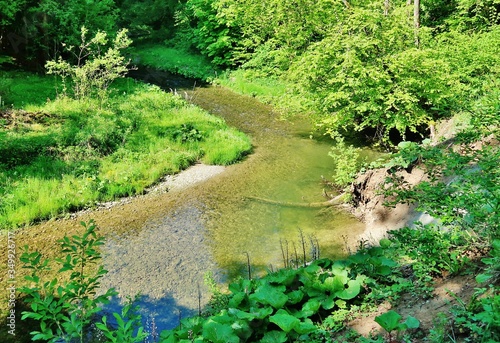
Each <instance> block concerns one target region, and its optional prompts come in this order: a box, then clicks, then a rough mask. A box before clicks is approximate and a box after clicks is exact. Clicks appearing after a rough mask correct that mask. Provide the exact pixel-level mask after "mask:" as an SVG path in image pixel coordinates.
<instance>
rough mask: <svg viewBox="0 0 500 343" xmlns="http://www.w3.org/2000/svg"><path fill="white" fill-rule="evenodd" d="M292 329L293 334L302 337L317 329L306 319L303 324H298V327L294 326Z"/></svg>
mask: <svg viewBox="0 0 500 343" xmlns="http://www.w3.org/2000/svg"><path fill="white" fill-rule="evenodd" d="M293 329H294V331H295V332H297V333H299V334H301V335H304V334H307V333H310V332H313V331H316V330H317V329H318V328H317V327H316V325H314V324H313V322H312V320H310V319H306V320H304V321H303V322H300V323H299V324H298V325H295V327H294V328H293Z"/></svg>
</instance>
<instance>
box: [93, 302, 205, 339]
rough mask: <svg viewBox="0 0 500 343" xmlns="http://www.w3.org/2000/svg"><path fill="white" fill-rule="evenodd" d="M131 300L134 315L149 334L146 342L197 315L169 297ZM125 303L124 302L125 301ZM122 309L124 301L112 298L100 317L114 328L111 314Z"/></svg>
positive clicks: (195, 310) (194, 311)
mask: <svg viewBox="0 0 500 343" xmlns="http://www.w3.org/2000/svg"><path fill="white" fill-rule="evenodd" d="M131 300H133V306H136V309H137V311H136V312H135V313H137V314H140V315H141V318H142V326H143V327H144V330H145V331H146V332H147V333H148V334H149V337H148V339H146V340H145V341H146V342H156V339H155V338H157V337H158V335H159V334H160V333H161V332H162V331H163V330H169V329H173V328H175V327H177V326H178V325H179V324H180V321H181V320H182V319H183V318H186V317H191V316H195V315H198V314H199V313H200V311H199V310H198V309H191V308H186V307H183V306H179V304H177V302H176V301H175V299H174V298H173V297H172V296H171V295H165V296H163V297H162V298H160V299H157V298H151V297H150V296H147V295H138V296H136V297H135V298H133V299H131ZM125 302H126V301H125ZM123 307H124V300H123V299H121V298H118V297H113V298H112V299H111V302H110V303H109V304H106V305H105V306H104V307H103V309H102V315H106V318H107V319H108V323H109V325H110V326H111V327H116V326H117V325H118V324H117V322H116V319H115V318H114V317H113V316H112V315H111V314H112V313H121V312H122V309H123Z"/></svg>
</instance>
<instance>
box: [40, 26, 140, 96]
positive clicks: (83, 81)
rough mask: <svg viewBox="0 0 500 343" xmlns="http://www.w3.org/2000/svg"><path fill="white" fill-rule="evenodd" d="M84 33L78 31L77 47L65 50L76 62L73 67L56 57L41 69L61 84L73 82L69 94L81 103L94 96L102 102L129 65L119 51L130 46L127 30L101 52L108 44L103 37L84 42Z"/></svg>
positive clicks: (85, 34) (104, 35)
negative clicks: (57, 78) (59, 77)
mask: <svg viewBox="0 0 500 343" xmlns="http://www.w3.org/2000/svg"><path fill="white" fill-rule="evenodd" d="M87 34H88V30H87V29H86V28H85V26H83V27H82V28H81V43H80V46H79V47H78V48H77V49H75V48H74V46H69V47H68V48H67V50H68V51H69V52H71V53H72V54H73V55H74V57H75V58H76V64H75V65H71V64H70V63H69V62H68V61H66V60H64V59H63V58H62V57H59V59H58V60H57V61H54V60H52V61H48V62H47V63H46V65H45V67H46V68H47V73H48V74H55V75H59V76H61V77H62V78H63V81H65V80H66V78H67V77H70V78H71V79H72V81H73V93H74V95H75V97H76V98H78V99H82V98H85V97H89V96H92V95H97V96H98V97H99V99H100V100H101V102H102V100H104V98H105V97H106V96H107V91H108V87H109V85H110V84H111V83H112V82H113V81H114V80H115V79H117V78H119V77H123V76H125V74H126V73H127V72H128V70H129V68H128V64H129V62H128V61H126V60H125V57H123V56H122V55H121V53H120V52H121V50H123V49H125V48H127V47H128V46H129V45H130V44H131V43H132V40H130V39H129V38H128V37H127V30H126V29H123V30H120V31H119V32H118V33H117V35H116V37H115V38H114V40H113V42H112V45H111V46H110V47H109V48H108V49H107V50H106V51H105V52H104V49H103V48H104V47H105V46H106V44H108V39H107V34H106V33H105V32H102V31H98V32H97V34H96V35H95V36H94V38H92V39H91V40H87Z"/></svg>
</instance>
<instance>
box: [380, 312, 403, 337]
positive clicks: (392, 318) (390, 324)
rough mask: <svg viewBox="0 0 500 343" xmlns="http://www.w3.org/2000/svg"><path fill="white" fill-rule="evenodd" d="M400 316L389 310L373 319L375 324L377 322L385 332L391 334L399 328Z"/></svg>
mask: <svg viewBox="0 0 500 343" xmlns="http://www.w3.org/2000/svg"><path fill="white" fill-rule="evenodd" d="M401 318H402V317H401V315H399V313H397V312H396V311H393V310H390V311H388V312H386V313H383V314H381V315H380V316H377V317H375V322H377V323H378V324H379V325H380V326H381V327H382V328H383V329H384V330H385V331H387V332H391V331H393V330H395V329H396V328H397V327H398V326H399V321H400V320H401Z"/></svg>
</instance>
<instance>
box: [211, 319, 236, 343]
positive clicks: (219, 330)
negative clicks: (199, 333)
mask: <svg viewBox="0 0 500 343" xmlns="http://www.w3.org/2000/svg"><path fill="white" fill-rule="evenodd" d="M203 337H204V338H206V339H207V340H209V341H210V342H213V343H239V342H240V339H239V337H238V336H237V335H235V334H234V332H233V328H232V327H231V325H229V324H221V323H218V322H216V321H214V320H213V319H211V318H209V319H208V320H207V321H206V322H205V324H203Z"/></svg>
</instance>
